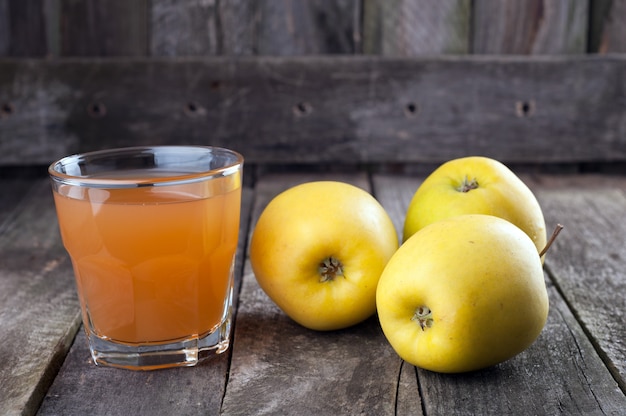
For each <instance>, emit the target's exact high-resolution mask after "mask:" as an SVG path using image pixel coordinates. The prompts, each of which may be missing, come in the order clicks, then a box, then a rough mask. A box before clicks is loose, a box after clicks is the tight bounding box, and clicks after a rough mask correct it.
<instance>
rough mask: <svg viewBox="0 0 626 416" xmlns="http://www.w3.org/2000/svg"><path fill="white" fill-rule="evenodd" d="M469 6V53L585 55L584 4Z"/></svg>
mask: <svg viewBox="0 0 626 416" xmlns="http://www.w3.org/2000/svg"><path fill="white" fill-rule="evenodd" d="M472 4H473V9H472V18H473V21H472V27H473V32H472V53H477V54H523V55H526V54H528V55H530V54H580V53H585V52H586V51H587V28H588V11H589V4H588V2H587V1H561V0H511V1H500V0H474V1H473V3H472Z"/></svg>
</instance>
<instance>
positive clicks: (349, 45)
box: [220, 0, 360, 56]
mask: <svg viewBox="0 0 626 416" xmlns="http://www.w3.org/2000/svg"><path fill="white" fill-rule="evenodd" d="M355 16H359V17H360V2H359V1H356V0H340V1H336V0H312V1H305V2H303V1H298V0H285V1H273V0H261V1H254V2H242V1H235V2H224V3H222V4H220V18H221V24H222V26H221V28H222V32H221V33H222V38H223V41H222V45H223V46H222V53H224V54H226V55H248V54H254V55H274V56H277V55H282V56H285V55H309V54H352V53H354V52H355V51H356V48H357V41H358V35H357V30H358V29H359V27H358V26H357V25H355V24H357V23H358V21H355ZM355 38H356V39H355Z"/></svg>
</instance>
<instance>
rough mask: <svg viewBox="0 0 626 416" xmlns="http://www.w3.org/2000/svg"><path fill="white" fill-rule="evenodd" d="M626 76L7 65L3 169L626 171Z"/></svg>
mask: <svg viewBox="0 0 626 416" xmlns="http://www.w3.org/2000/svg"><path fill="white" fill-rule="evenodd" d="M625 73H626V58H625V57H622V56H616V55H613V56H605V57H594V58H583V57H537V58H533V59H521V58H516V57H510V58H499V57H489V58H487V57H473V58H468V57H445V58H444V57H438V58H405V59H393V58H380V57H369V56H362V57H329V56H324V57H299V58H298V57H291V58H280V57H262V58H261V57H256V58H238V59H231V58H195V59H180V60H169V59H162V60H155V59H111V60H106V61H93V60H69V61H68V60H64V61H31V60H27V61H24V60H8V61H6V60H5V61H2V62H0V103H9V104H10V105H11V106H12V108H13V110H12V111H11V112H10V114H7V115H5V116H4V117H3V118H2V119H1V122H0V164H14V165H19V164H22V165H23V164H36V163H40V164H47V163H49V162H50V161H52V160H53V159H55V158H57V157H61V156H64V155H66V154H70V153H74V152H79V151H86V150H95V149H101V148H105V147H118V146H129V145H145V144H213V145H221V146H226V147H231V148H235V149H237V150H239V151H240V152H242V153H243V154H244V156H245V157H246V160H247V161H248V162H249V163H264V164H280V163H352V164H359V163H378V162H385V161H387V162H394V163H402V162H421V163H424V162H442V161H444V160H448V159H451V158H454V157H459V156H465V155H468V154H470V153H472V154H482V155H485V156H490V157H494V158H496V159H500V160H502V161H505V162H519V163H521V162H526V163H531V162H532V163H567V162H569V163H578V162H584V161H588V162H598V161H601V162H611V161H613V162H620V161H621V162H624V161H626V139H625V138H626V113H624V112H623V111H622V110H621V109H622V101H623V96H622V92H621V89H620V88H616V86H618V85H622V84H623V83H624V74H625ZM129 97H132V98H129ZM25 143H27V144H28V145H25Z"/></svg>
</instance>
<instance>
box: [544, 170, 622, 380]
mask: <svg viewBox="0 0 626 416" xmlns="http://www.w3.org/2000/svg"><path fill="white" fill-rule="evenodd" d="M592 179H593V180H591V181H589V183H587V184H583V183H581V182H580V181H577V182H576V183H570V184H566V183H565V184H564V183H563V181H545V183H541V184H540V185H541V187H540V188H539V192H538V198H539V199H540V202H541V203H542V205H543V207H544V209H545V211H546V220H547V222H548V223H551V224H556V223H557V222H560V223H562V224H565V226H566V227H567V232H563V233H562V234H563V236H562V238H559V240H558V241H557V242H556V244H555V245H554V247H553V248H552V249H551V250H553V252H552V253H551V254H550V257H552V259H551V261H550V262H549V263H548V267H549V270H550V271H551V272H552V274H553V275H554V278H555V281H556V284H557V286H558V288H559V290H560V291H561V292H562V293H563V295H564V296H565V298H566V299H568V301H569V304H570V307H571V308H572V309H573V310H574V311H575V313H576V316H577V317H578V319H579V320H580V321H581V322H582V324H583V327H584V329H585V330H586V331H587V332H588V333H589V334H590V336H591V338H592V342H593V343H594V344H595V345H596V347H597V348H598V349H599V350H600V351H602V353H601V356H602V359H604V360H605V361H606V364H607V366H608V368H609V369H610V370H611V372H612V373H613V374H614V377H615V378H616V380H618V381H619V383H620V386H621V387H622V389H624V390H626V381H625V380H626V314H625V311H626V297H625V296H624V293H626V278H625V277H624V273H623V271H624V267H625V264H626V245H624V242H625V241H626V239H625V236H626V226H625V225H624V222H623V221H621V220H620V218H622V217H623V215H624V207H626V188H624V187H621V189H620V188H618V187H616V186H615V184H614V181H609V180H607V179H606V178H604V177H595V178H592ZM582 185H585V188H584V189H585V192H578V190H579V189H581V187H582Z"/></svg>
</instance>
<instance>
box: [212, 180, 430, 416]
mask: <svg viewBox="0 0 626 416" xmlns="http://www.w3.org/2000/svg"><path fill="white" fill-rule="evenodd" d="M318 179H333V180H341V181H344V182H349V183H353V184H356V185H357V186H360V187H362V188H364V189H368V182H367V178H366V177H365V176H362V175H359V176H356V175H331V176H328V175H319V176H318V175H314V176H306V175H305V176H302V175H289V176H280V175H276V176H268V177H262V178H261V179H260V180H259V182H258V184H257V187H256V197H257V200H256V204H255V208H254V215H253V216H252V219H253V223H254V222H256V220H257V219H258V217H259V215H260V214H261V212H262V210H263V208H264V207H265V206H266V205H267V203H269V201H270V200H271V199H272V198H273V197H274V196H275V195H277V194H278V193H279V192H280V191H282V190H284V189H287V188H288V187H291V186H294V185H296V184H298V183H301V182H307V181H310V180H318ZM235 340H236V342H235V346H234V348H233V357H232V363H231V368H230V378H229V381H228V387H227V389H226V396H225V397H224V404H223V408H222V411H223V412H224V414H228V415H261V414H297V415H320V414H376V415H391V414H394V407H395V405H394V403H395V397H396V391H397V384H398V379H399V374H400V369H401V360H400V359H399V358H397V357H396V356H395V354H394V353H393V350H392V349H391V348H390V347H389V345H388V344H386V343H385V341H384V337H383V334H382V331H381V329H380V326H379V324H378V321H377V319H376V318H375V317H372V318H371V319H369V320H367V321H365V322H363V323H361V324H359V325H356V326H354V327H351V328H348V329H345V330H340V331H331V332H316V331H311V330H308V329H306V328H304V327H301V326H300V325H298V324H296V323H295V322H293V321H292V320H290V319H289V318H288V317H287V316H286V315H285V314H284V313H282V312H281V311H280V310H279V309H278V307H277V306H275V304H274V303H273V302H272V301H271V300H270V299H269V298H268V297H267V296H266V295H265V293H264V292H263V291H262V290H261V288H260V287H259V286H258V283H257V282H256V279H255V277H254V274H253V272H252V269H251V266H250V263H249V260H248V261H247V262H246V269H245V272H244V281H243V286H242V291H241V295H240V304H239V310H238V314H237V320H236V324H235ZM414 393H415V394H418V393H417V389H416V388H415V390H414Z"/></svg>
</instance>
